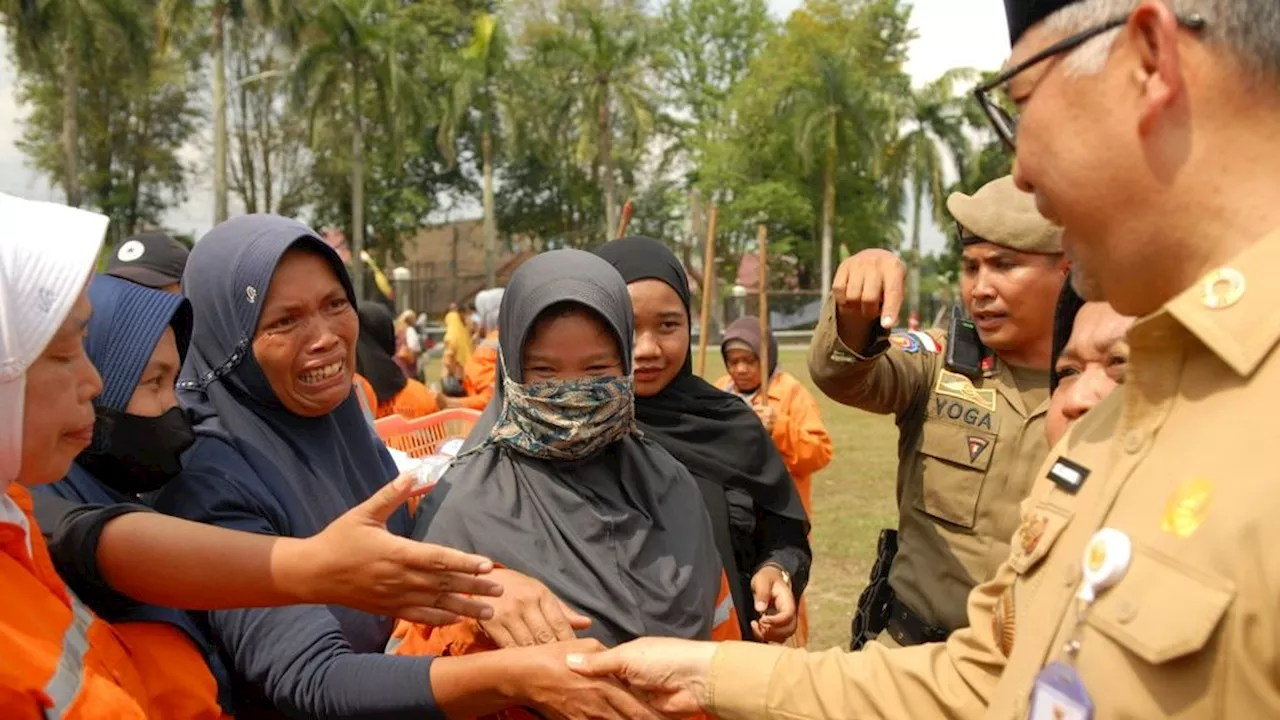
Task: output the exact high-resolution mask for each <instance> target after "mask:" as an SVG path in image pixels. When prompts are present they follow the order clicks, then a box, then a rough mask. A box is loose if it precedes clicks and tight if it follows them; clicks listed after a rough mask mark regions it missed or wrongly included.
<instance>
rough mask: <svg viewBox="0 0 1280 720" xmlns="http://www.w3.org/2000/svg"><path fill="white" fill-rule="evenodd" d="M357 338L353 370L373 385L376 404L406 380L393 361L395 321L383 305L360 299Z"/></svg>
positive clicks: (401, 387) (392, 395) (388, 399)
mask: <svg viewBox="0 0 1280 720" xmlns="http://www.w3.org/2000/svg"><path fill="white" fill-rule="evenodd" d="M359 315H360V339H359V340H358V341H356V372H358V373H360V374H361V375H363V376H364V378H365V379H366V380H368V381H369V384H370V385H372V386H373V394H374V395H375V396H377V398H378V404H379V405H382V404H383V403H388V402H391V401H392V400H393V399H394V398H395V396H397V395H399V394H400V391H401V390H404V386H405V385H408V384H409V378H407V377H405V374H404V370H401V369H400V365H399V364H398V363H396V360H395V354H396V321H395V318H393V317H391V311H390V310H388V309H387V308H386V306H385V305H383V304H381V303H376V302H364V303H360V310H359Z"/></svg>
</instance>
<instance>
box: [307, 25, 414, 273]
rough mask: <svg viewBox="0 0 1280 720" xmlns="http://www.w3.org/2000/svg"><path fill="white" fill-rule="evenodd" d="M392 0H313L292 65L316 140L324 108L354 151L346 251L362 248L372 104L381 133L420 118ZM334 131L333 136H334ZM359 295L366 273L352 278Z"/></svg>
mask: <svg viewBox="0 0 1280 720" xmlns="http://www.w3.org/2000/svg"><path fill="white" fill-rule="evenodd" d="M408 19H409V18H408V16H407V14H406V13H404V12H403V11H402V7H401V4H400V3H398V2H396V1H395V0H317V1H316V2H315V3H314V5H313V7H312V8H310V12H309V14H308V15H306V16H305V19H304V20H303V24H302V30H301V34H300V36H299V38H300V39H299V56H298V60H297V64H296V65H295V66H294V73H293V81H294V98H295V107H296V108H298V109H300V110H302V111H304V112H306V113H308V115H309V121H310V125H311V128H312V133H313V140H314V129H315V125H316V118H317V117H318V116H320V115H321V113H327V114H328V117H337V118H340V119H341V122H342V124H343V126H344V128H345V130H346V132H347V133H349V135H348V141H349V145H350V148H351V155H350V173H351V182H350V190H351V201H350V212H351V222H350V228H351V234H350V237H351V251H352V254H353V256H355V257H357V258H358V257H360V253H361V252H362V251H364V249H365V233H366V230H367V227H366V219H365V209H366V208H365V196H364V193H365V144H366V139H365V129H366V128H365V126H366V122H367V120H368V118H367V117H366V109H367V108H369V107H370V106H372V109H373V110H374V113H375V116H376V119H375V122H377V124H378V129H379V130H380V132H381V134H382V135H384V136H386V137H400V136H402V135H403V134H404V132H403V131H404V130H405V129H406V128H413V127H416V124H417V122H419V120H420V118H421V117H422V105H421V103H420V101H419V98H418V97H417V96H416V95H415V94H414V93H413V92H411V88H409V87H407V86H406V84H405V82H404V81H405V79H406V78H407V77H409V76H410V73H409V70H408V69H407V67H406V65H405V64H404V61H405V59H406V57H407V53H406V52H405V48H404V45H403V43H404V42H405V40H407V39H408V38H410V37H411V36H412V26H411V25H409V24H408ZM335 134H336V133H335ZM354 281H355V285H356V294H357V296H359V297H364V277H363V274H362V273H356V274H355V277H354Z"/></svg>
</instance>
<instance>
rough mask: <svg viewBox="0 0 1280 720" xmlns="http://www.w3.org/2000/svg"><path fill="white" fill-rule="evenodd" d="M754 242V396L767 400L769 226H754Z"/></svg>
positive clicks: (760, 399) (763, 400)
mask: <svg viewBox="0 0 1280 720" xmlns="http://www.w3.org/2000/svg"><path fill="white" fill-rule="evenodd" d="M756 244H757V245H759V247H760V391H759V392H758V393H756V398H757V399H758V400H759V401H760V402H763V403H765V404H766V405H767V404H768V402H769V380H770V377H769V228H767V227H765V225H764V223H760V224H759V225H757V226H756Z"/></svg>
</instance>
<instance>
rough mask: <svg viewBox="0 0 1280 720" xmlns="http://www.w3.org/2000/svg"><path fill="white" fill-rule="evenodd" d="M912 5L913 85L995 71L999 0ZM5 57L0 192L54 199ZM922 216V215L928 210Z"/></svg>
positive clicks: (1002, 51) (0, 52)
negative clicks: (959, 72)
mask: <svg viewBox="0 0 1280 720" xmlns="http://www.w3.org/2000/svg"><path fill="white" fill-rule="evenodd" d="M800 4H801V2H800V0H769V8H770V10H771V11H772V12H773V14H774V15H775V16H777V17H778V18H785V17H786V16H787V15H788V14H790V13H791V12H792V11H793V10H795V9H796V8H797V7H799V6H800ZM914 5H915V8H914V10H913V12H912V18H911V19H912V25H913V26H914V27H915V29H916V31H917V32H918V34H919V37H918V38H917V39H916V41H915V42H914V43H913V44H912V45H911V55H910V59H909V60H908V61H907V70H908V72H910V73H911V76H912V77H913V78H914V79H915V81H916V83H917V84H919V83H923V82H927V81H929V80H932V79H933V78H936V77H937V76H939V75H941V74H942V73H943V72H945V71H946V70H948V69H949V68H952V67H957V66H969V67H974V68H978V69H981V70H991V69H995V68H996V67H998V66H999V65H1000V64H1001V63H1002V62H1004V59H1005V57H1006V56H1007V55H1008V54H1009V40H1008V34H1007V32H1006V29H1005V22H1004V6H1003V4H1002V2H1001V0H963V2H961V1H960V0H916V2H915V3H914ZM962 6H963V7H962ZM8 56H9V51H8V46H7V43H6V40H5V38H4V32H3V30H0V192H6V193H11V194H14V195H20V196H23V197H28V198H35V199H44V200H60V199H61V191H58V190H54V189H51V188H50V187H49V184H48V183H47V182H46V181H45V180H44V178H43V177H41V176H40V175H39V174H37V173H36V172H35V171H33V170H32V169H31V168H30V167H29V166H28V164H27V161H26V157H25V156H24V155H23V154H22V153H21V151H19V150H18V148H17V146H16V144H15V143H16V141H17V139H18V137H19V136H20V133H21V129H20V126H19V121H20V120H21V118H22V116H23V109H22V108H20V107H18V105H17V101H16V99H15V98H14V68H13V66H12V65H11V64H10V63H9V57H8ZM211 146H212V143H211V142H208V141H201V142H197V143H193V144H192V146H190V147H188V148H186V149H185V150H184V155H186V156H187V157H188V160H189V161H190V162H191V163H193V164H195V165H197V166H203V167H208V163H209V158H208V152H209V151H208V148H210V147H211ZM207 178H208V173H206V172H201V173H197V175H196V177H194V178H193V179H192V181H191V182H190V183H189V184H188V193H189V199H188V201H187V202H186V203H184V204H182V205H181V206H179V207H176V208H174V209H173V210H171V211H170V212H169V213H168V215H167V216H166V217H165V224H166V225H168V226H169V227H171V228H172V229H174V230H178V231H181V232H190V233H193V234H194V235H195V236H196V237H199V236H200V235H202V234H203V233H204V232H206V231H207V230H208V229H209V228H210V226H211V225H212V220H213V199H212V197H211V195H212V187H211V183H210V182H209V181H208V179H207ZM925 215H926V217H928V212H926V213H925ZM944 244H945V241H944V240H943V237H942V235H941V234H940V233H939V232H938V231H937V230H936V229H935V228H934V227H933V224H932V223H930V222H928V221H927V220H926V223H925V228H924V245H925V250H926V252H932V251H937V250H940V249H942V247H943V246H944Z"/></svg>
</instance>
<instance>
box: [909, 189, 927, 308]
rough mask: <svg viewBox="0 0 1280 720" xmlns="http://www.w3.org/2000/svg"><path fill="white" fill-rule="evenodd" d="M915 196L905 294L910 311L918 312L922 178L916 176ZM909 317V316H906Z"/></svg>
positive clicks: (922, 198)
mask: <svg viewBox="0 0 1280 720" xmlns="http://www.w3.org/2000/svg"><path fill="white" fill-rule="evenodd" d="M913 190H914V194H915V197H914V198H912V200H913V203H912V204H913V205H914V207H913V211H914V213H915V215H914V216H913V218H912V221H911V257H910V262H911V275H910V278H909V279H908V281H907V287H908V291H907V296H908V297H909V298H910V300H911V312H913V313H919V312H920V216H921V214H923V212H924V179H923V178H918V179H917V180H916V183H915V188H913ZM908 317H909V316H908Z"/></svg>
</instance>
